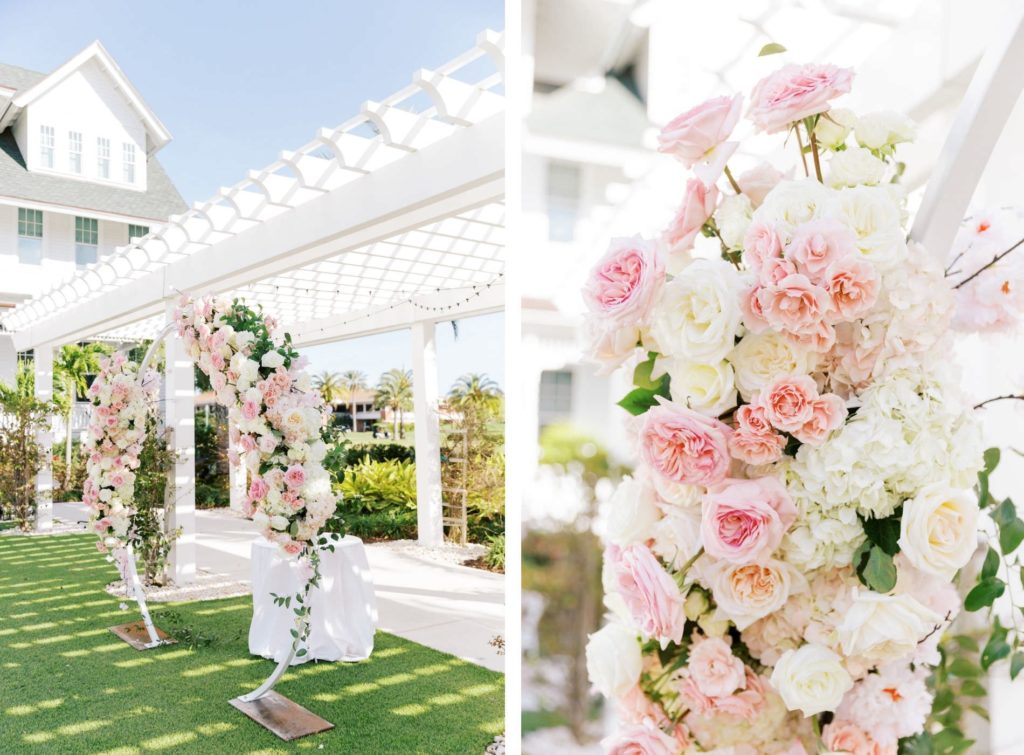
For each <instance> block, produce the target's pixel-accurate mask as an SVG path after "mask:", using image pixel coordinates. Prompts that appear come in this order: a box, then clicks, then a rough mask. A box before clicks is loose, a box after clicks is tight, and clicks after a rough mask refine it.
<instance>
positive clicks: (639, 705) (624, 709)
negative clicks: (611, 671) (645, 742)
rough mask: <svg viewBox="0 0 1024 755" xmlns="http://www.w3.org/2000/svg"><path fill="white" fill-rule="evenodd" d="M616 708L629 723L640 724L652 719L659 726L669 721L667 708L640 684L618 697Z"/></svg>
mask: <svg viewBox="0 0 1024 755" xmlns="http://www.w3.org/2000/svg"><path fill="white" fill-rule="evenodd" d="M615 702H616V703H617V705H616V709H617V710H618V712H619V714H620V715H621V716H622V719H623V720H624V721H626V722H627V723H631V724H639V723H642V722H643V721H645V720H646V719H650V720H652V721H654V722H655V723H656V724H658V725H659V726H663V725H665V724H666V723H668V720H669V719H668V716H666V715H665V710H664V709H663V708H662V707H661V706H660V705H658V703H656V702H654V701H653V700H652V699H651V698H649V697H648V696H647V695H645V694H644V691H643V689H642V688H641V687H640V685H639V684H634V685H633V686H632V687H630V688H629V691H628V692H626V694H624V695H622V696H621V697H619V698H617V699H616V701H615Z"/></svg>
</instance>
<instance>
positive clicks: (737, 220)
mask: <svg viewBox="0 0 1024 755" xmlns="http://www.w3.org/2000/svg"><path fill="white" fill-rule="evenodd" d="M753 214H754V207H753V205H752V204H751V203H750V199H749V198H748V197H747V196H746V195H745V194H730V195H728V196H726V197H725V198H724V199H723V200H722V202H721V204H719V205H718V209H717V210H715V225H716V226H718V232H719V234H721V236H722V241H724V242H725V245H726V246H727V247H728V248H729V249H742V248H743V237H744V236H745V235H746V233H747V227H748V226H749V225H750V218H751V216H752V215H753Z"/></svg>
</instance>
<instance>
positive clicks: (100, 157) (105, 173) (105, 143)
mask: <svg viewBox="0 0 1024 755" xmlns="http://www.w3.org/2000/svg"><path fill="white" fill-rule="evenodd" d="M96 175H97V176H99V177H100V178H110V139H104V138H103V137H102V136H101V137H99V138H98V139H97V140H96Z"/></svg>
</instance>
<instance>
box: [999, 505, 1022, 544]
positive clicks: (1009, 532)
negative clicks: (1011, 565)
mask: <svg viewBox="0 0 1024 755" xmlns="http://www.w3.org/2000/svg"><path fill="white" fill-rule="evenodd" d="M1006 500H1007V501H1008V500H1010V499H1009V498H1007V499H1006ZM1022 541H1024V521H1021V519H1020V517H1014V519H1013V520H1012V521H1010V522H1008V523H1007V524H1006V525H1004V526H1001V527H1000V528H999V550H1001V551H1002V552H1003V555H1004V556H1009V555H1010V554H1011V553H1013V552H1014V551H1015V550H1017V548H1018V547H1019V546H1020V544H1021V542H1022Z"/></svg>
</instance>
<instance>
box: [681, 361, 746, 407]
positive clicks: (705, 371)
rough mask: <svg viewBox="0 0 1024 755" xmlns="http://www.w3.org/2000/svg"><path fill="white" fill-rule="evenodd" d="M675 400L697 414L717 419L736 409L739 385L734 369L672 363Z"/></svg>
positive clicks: (692, 363)
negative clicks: (737, 384)
mask: <svg viewBox="0 0 1024 755" xmlns="http://www.w3.org/2000/svg"><path fill="white" fill-rule="evenodd" d="M666 371H667V372H668V374H669V377H670V379H671V383H670V386H671V392H672V400H673V401H676V402H678V403H680V404H684V405H685V406H689V407H690V408H691V409H693V410H694V411H698V412H700V413H701V414H707V415H708V416H709V417H717V416H719V415H720V414H723V413H724V412H727V411H729V410H730V409H733V408H735V407H736V382H735V374H734V373H733V368H732V365H731V364H729V363H728V362H726V361H724V360H723V361H721V362H718V363H716V364H702V363H700V362H689V361H687V360H685V359H672V360H670V361H669V363H668V364H667V365H666Z"/></svg>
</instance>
